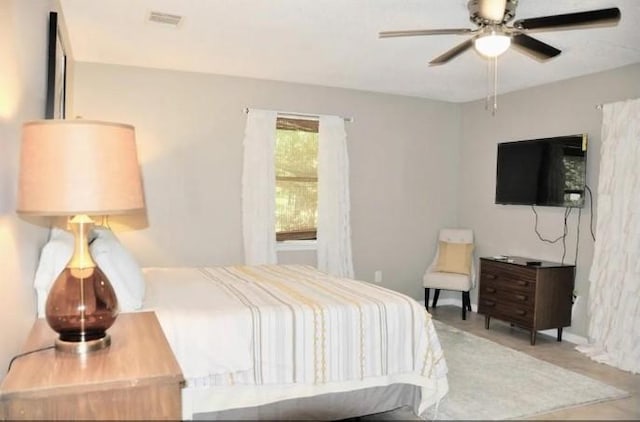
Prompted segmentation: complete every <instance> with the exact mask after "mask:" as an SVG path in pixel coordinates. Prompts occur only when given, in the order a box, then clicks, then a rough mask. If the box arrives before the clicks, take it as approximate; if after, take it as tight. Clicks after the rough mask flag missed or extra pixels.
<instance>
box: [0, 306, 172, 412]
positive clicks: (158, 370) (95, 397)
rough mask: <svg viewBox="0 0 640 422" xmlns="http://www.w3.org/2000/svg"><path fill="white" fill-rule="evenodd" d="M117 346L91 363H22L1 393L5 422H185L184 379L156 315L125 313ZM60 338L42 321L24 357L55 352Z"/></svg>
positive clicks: (63, 358)
mask: <svg viewBox="0 0 640 422" xmlns="http://www.w3.org/2000/svg"><path fill="white" fill-rule="evenodd" d="M109 333H110V334H111V341H112V342H111V347H109V348H107V349H104V350H100V351H97V352H93V353H90V354H87V355H85V356H81V355H73V354H66V353H61V352H56V351H55V350H53V349H48V350H44V351H41V352H36V353H33V354H30V355H26V356H23V357H20V358H18V359H16V361H15V362H14V363H13V366H12V367H11V371H9V373H8V374H7V376H6V378H5V379H4V381H3V383H2V385H1V386H0V418H3V419H6V420H16V419H40V420H51V419H66V420H71V419H85V420H87V419H146V420H149V419H173V420H179V419H181V418H182V410H181V408H182V406H181V388H182V386H183V383H184V378H183V376H182V372H181V370H180V366H179V365H178V362H177V361H176V359H175V357H174V356H173V353H172V351H171V348H170V347H169V344H168V343H167V339H166V337H165V336H164V333H163V332H162V328H161V327H160V324H159V322H158V319H157V318H156V315H155V314H154V313H153V312H139V313H126V314H120V315H119V316H118V319H117V320H116V322H115V323H114V325H113V326H112V327H111V328H110V329H109ZM55 338H56V333H55V332H54V331H53V330H51V328H49V326H48V325H47V322H46V321H45V320H44V319H39V320H37V321H36V322H35V324H34V326H33V328H32V330H31V333H30V334H29V337H28V339H27V342H26V345H25V347H24V349H23V350H24V351H29V350H33V349H38V348H41V347H46V346H48V345H53V342H54V340H55Z"/></svg>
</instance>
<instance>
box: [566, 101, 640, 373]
mask: <svg viewBox="0 0 640 422" xmlns="http://www.w3.org/2000/svg"><path fill="white" fill-rule="evenodd" d="M602 112H603V121H602V147H601V158H600V160H601V161H600V178H599V183H598V222H597V225H596V229H597V230H596V243H595V250H594V257H593V264H592V267H591V273H590V276H589V279H590V281H591V287H590V290H589V312H590V321H589V342H590V343H589V344H588V345H586V346H579V347H578V350H580V351H582V352H584V353H586V354H588V355H590V356H591V358H592V359H594V360H596V361H599V362H603V363H607V364H609V365H612V366H615V367H618V368H620V369H623V370H626V371H631V372H634V373H640V99H636V100H630V101H624V102H618V103H614V104H607V105H605V106H604V107H603V110H602Z"/></svg>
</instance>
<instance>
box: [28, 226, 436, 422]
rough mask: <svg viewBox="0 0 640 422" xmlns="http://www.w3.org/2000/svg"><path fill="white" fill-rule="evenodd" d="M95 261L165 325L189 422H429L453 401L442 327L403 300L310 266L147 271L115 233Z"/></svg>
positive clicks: (44, 280)
mask: <svg viewBox="0 0 640 422" xmlns="http://www.w3.org/2000/svg"><path fill="white" fill-rule="evenodd" d="M54 236H63V237H64V236H66V234H60V233H56V234H54V233H53V232H52V239H51V240H50V241H49V242H48V243H47V245H45V248H43V251H42V254H41V259H40V264H39V268H38V271H37V273H36V280H35V287H36V290H37V292H38V308H39V313H40V315H41V316H42V315H43V312H44V305H43V303H44V300H45V299H46V295H47V290H48V285H49V284H50V283H51V280H53V278H55V275H57V273H56V271H58V267H60V265H62V267H63V266H64V265H65V263H66V260H65V259H67V258H65V255H66V253H67V251H66V249H65V250H64V253H62V252H61V249H60V245H61V244H67V243H68V239H65V240H64V241H62V242H61V241H60V239H59V238H58V239H55V238H54ZM71 240H72V239H71ZM51 245H55V253H54V252H53V246H51ZM65 248H67V249H69V248H71V250H72V248H73V246H72V245H68V244H67V246H65ZM91 249H92V255H93V257H94V260H95V261H96V262H97V263H98V265H100V267H101V268H102V270H103V271H104V272H105V274H107V276H108V277H109V279H110V281H111V282H112V284H113V286H114V290H115V291H116V294H117V295H118V300H119V303H120V306H121V311H124V312H126V311H136V310H145V311H146V310H153V311H154V312H155V313H156V315H157V317H158V320H159V321H160V324H161V326H162V329H163V331H164V333H165V335H166V337H167V340H168V342H169V344H170V346H171V348H172V350H173V352H174V354H175V356H176V359H177V360H178V363H179V364H180V366H181V368H182V371H183V375H184V377H185V379H186V385H185V388H184V389H183V394H182V402H183V419H208V420H212V419H227V420H228V419H271V420H275V419H277V420H283V419H323V420H329V419H330V420H337V419H344V418H349V417H355V416H360V415H365V414H372V413H379V412H383V411H386V410H391V409H394V408H397V407H402V406H410V407H411V408H412V410H413V411H414V413H416V414H418V415H421V416H423V417H426V415H427V413H426V411H427V409H428V408H433V407H437V406H436V405H437V403H438V402H439V400H440V399H441V398H442V397H443V396H444V395H445V394H446V392H447V390H448V383H447V366H446V363H445V360H444V356H443V353H442V349H441V346H440V342H439V341H438V337H437V334H436V331H435V328H434V325H433V322H432V320H431V315H430V314H429V313H428V312H426V311H425V309H424V307H423V306H421V305H420V304H419V303H418V302H416V301H415V300H413V299H411V298H410V297H408V296H406V295H403V294H401V293H398V292H395V291H392V290H389V289H385V288H383V287H380V286H378V285H375V284H372V283H366V282H362V281H356V280H352V279H346V278H338V277H333V276H329V275H327V274H325V273H322V272H320V271H318V270H316V269H315V268H313V267H311V266H305V265H261V266H226V267H203V268H194V267H184V268H181V267H174V268H143V269H140V268H139V267H138V266H137V264H136V263H135V260H134V259H133V258H132V256H131V255H130V254H129V253H128V252H127V251H126V250H124V249H123V248H122V247H121V245H119V243H118V242H117V240H116V239H115V237H113V236H112V234H111V233H110V231H105V233H100V235H99V236H98V238H96V239H95V241H94V242H92V244H91ZM60 263H62V264H60Z"/></svg>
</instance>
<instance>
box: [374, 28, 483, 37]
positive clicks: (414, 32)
mask: <svg viewBox="0 0 640 422" xmlns="http://www.w3.org/2000/svg"><path fill="white" fill-rule="evenodd" d="M471 32H476V30H475V29H469V28H450V29H413V30H408V31H384V32H380V34H378V36H379V37H380V38H392V37H415V36H422V35H464V34H469V33H471Z"/></svg>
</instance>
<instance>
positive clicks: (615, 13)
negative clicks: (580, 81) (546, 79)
mask: <svg viewBox="0 0 640 422" xmlns="http://www.w3.org/2000/svg"><path fill="white" fill-rule="evenodd" d="M517 5H518V0H470V1H469V2H468V4H467V7H468V9H469V19H470V20H471V22H473V23H474V24H475V25H476V28H474V29H471V28H449V29H419V30H408V31H384V32H380V34H379V36H380V38H393V37H412V36H424V35H471V38H469V39H467V40H466V41H464V42H462V43H460V44H458V45H456V46H455V47H453V48H452V49H450V50H448V51H446V52H445V53H443V54H441V55H440V56H438V57H436V58H435V59H433V60H431V61H430V62H429V65H431V66H433V65H441V64H444V63H447V62H448V61H450V60H451V59H453V58H455V57H457V56H459V55H460V54H462V53H464V52H465V51H467V50H468V49H470V48H471V47H475V49H476V50H477V51H478V52H479V53H480V54H482V55H484V56H487V57H497V56H499V55H500V54H502V53H504V52H505V51H506V50H507V49H508V48H509V46H510V45H511V44H513V46H514V47H516V48H517V49H518V50H519V51H521V52H523V53H526V54H528V55H530V56H532V57H533V58H535V59H538V60H540V61H545V60H548V59H550V58H552V57H555V56H557V55H558V54H560V50H558V49H557V48H555V47H553V46H551V45H549V44H547V43H544V42H542V41H540V40H537V39H536V38H533V37H531V36H529V35H527V34H528V33H535V32H543V31H559V30H570V29H582V28H588V27H601V26H614V25H616V24H617V23H618V21H619V20H620V9H618V8H617V7H612V8H608V9H598V10H590V11H586V12H577V13H567V14H562V15H551V16H541V17H537V18H528V19H519V20H516V21H514V22H513V25H511V26H509V25H507V23H508V22H510V21H511V20H512V19H513V18H514V17H515V12H516V6H517Z"/></svg>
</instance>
